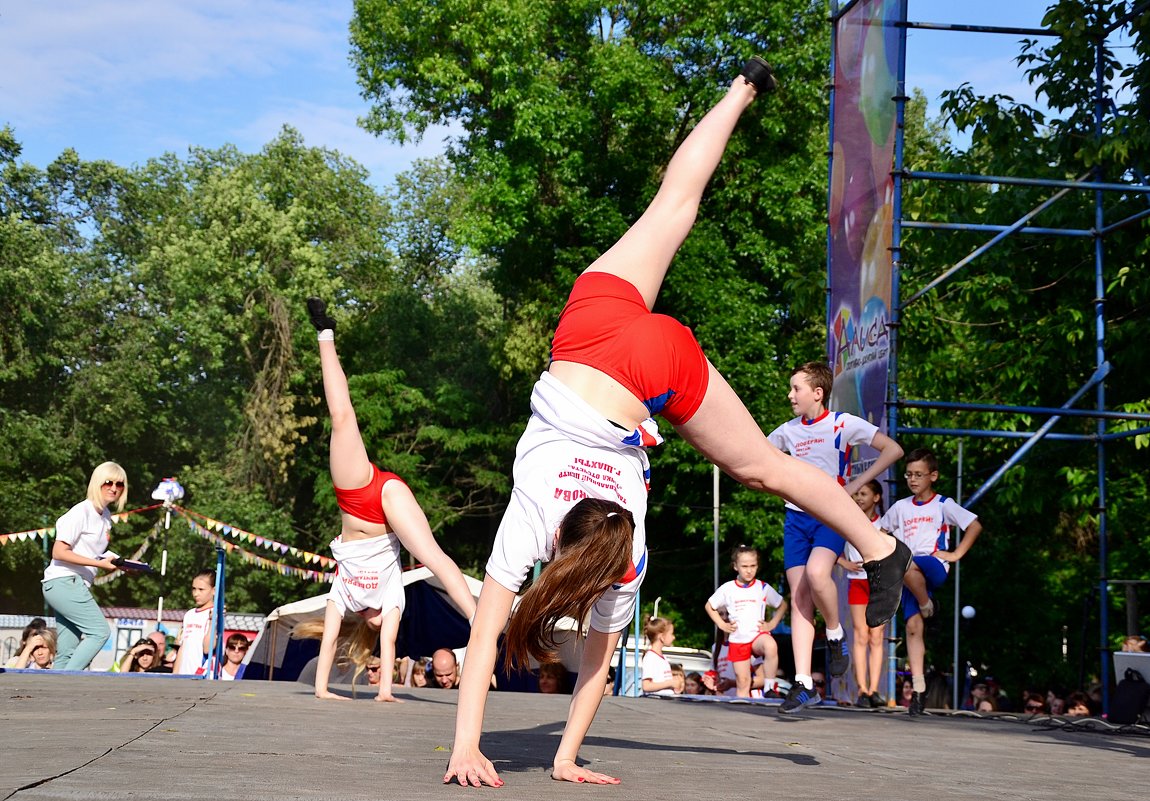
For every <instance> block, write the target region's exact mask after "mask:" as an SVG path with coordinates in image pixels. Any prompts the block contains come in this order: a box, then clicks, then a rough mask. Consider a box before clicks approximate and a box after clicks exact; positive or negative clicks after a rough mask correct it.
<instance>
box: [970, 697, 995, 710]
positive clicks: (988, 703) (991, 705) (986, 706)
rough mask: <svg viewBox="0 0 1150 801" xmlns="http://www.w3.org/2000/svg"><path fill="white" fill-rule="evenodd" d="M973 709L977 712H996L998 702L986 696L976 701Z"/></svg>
mask: <svg viewBox="0 0 1150 801" xmlns="http://www.w3.org/2000/svg"><path fill="white" fill-rule="evenodd" d="M974 711H975V712H978V713H979V714H982V713H984V712H997V711H998V703H997V702H996V701H995V700H994V699H993V698H991V697H990V696H987V697H986V698H983V699H982V700H980V701H979V702H978V706H976V707H975V708H974Z"/></svg>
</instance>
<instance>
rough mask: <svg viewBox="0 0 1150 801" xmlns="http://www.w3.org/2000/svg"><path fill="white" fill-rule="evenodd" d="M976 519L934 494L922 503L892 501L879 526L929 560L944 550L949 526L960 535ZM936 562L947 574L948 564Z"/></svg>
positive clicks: (948, 538)
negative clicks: (957, 529) (955, 529)
mask: <svg viewBox="0 0 1150 801" xmlns="http://www.w3.org/2000/svg"><path fill="white" fill-rule="evenodd" d="M977 519H978V515H976V514H975V513H974V512H971V511H969V510H967V509H964V508H962V507H961V506H959V505H958V503H956V502H955V501H954V500H953V499H951V498H947V497H945V496H943V495H939V494H938V493H937V492H936V493H935V494H934V495H932V496H931V497H930V499H929V500H927V501H924V502H922V503H919V502H918V501H916V500H915V499H914V497H913V496H911V497H909V498H903V499H901V500H899V501H896V502H895V504H894V505H893V506H891V508H890V509H888V510H887V513H886V514H885V515H883V516H882V520H880V521H879V525H880V526H881V527H882V528H884V529H886V530H887V531H889V532H890V533H891V534H893V535H894V536H895V537H897V538H898V539H900V540H902V541H903V542H905V543H906V547H908V548H910V552H911V553H912V554H914V555H915V556H933V555H934V553H935V552H936V551H945V550H948V548H949V545H950V528H949V527H950V526H958V528H959V530H960V531H965V530H966V528H967V527H968V526H970V524H971V523H973V522H974V521H975V520H977ZM935 558H936V559H937V558H938V557H935ZM938 561H940V562H942V566H943V567H945V568H946V569H947V570H950V562H945V561H943V560H942V559H939V560H938Z"/></svg>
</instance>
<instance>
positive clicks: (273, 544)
mask: <svg viewBox="0 0 1150 801" xmlns="http://www.w3.org/2000/svg"><path fill="white" fill-rule="evenodd" d="M172 508H173V509H175V510H176V511H177V512H179V513H180V514H182V515H184V516H185V517H188V518H198V519H200V520H202V521H203V527H204V528H206V529H207V530H208V531H218V532H220V533H221V534H224V535H226V536H228V537H231V538H232V539H236V540H240V541H241V542H250V543H254V544H255V545H258V546H260V547H261V548H268V549H270V550H273V551H279V552H280V553H282V554H291V555H292V556H295V557H297V558H299V559H302V560H303V561H304V562H306V563H307V564H312V565H319V566H320V567H323V568H328V567H331V568H334V567H335V564H336V563H335V560H334V559H332V558H330V557H327V556H322V555H320V554H318V553H312V552H311V551H305V550H303V549H302V548H297V547H295V546H294V545H287V544H285V543H282V542H277V541H275V540H273V539H271V538H270V537H261V536H259V535H257V534H253V533H251V532H250V531H244V530H243V529H242V528H237V527H236V526H233V525H229V524H228V523H222V522H220V521H219V520H212V519H211V518H210V517H207V516H205V515H202V514H200V513H199V512H193V511H192V510H190V509H185V508H183V507H182V506H173V507H172Z"/></svg>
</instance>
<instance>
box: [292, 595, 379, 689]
mask: <svg viewBox="0 0 1150 801" xmlns="http://www.w3.org/2000/svg"><path fill="white" fill-rule="evenodd" d="M291 636H292V637H293V638H295V639H297V640H319V639H322V638H323V620H305V621H303V622H302V623H297V624H296V625H295V627H294V628H293V629H292V631H291ZM378 642H379V629H373V628H372V627H371V626H369V625H368V624H367V621H366V620H364V619H363V618H362V617H360V616H359V615H356V616H355V617H345V618H344V619H343V622H342V623H340V624H339V637H338V639H337V640H336V650H335V665H336V667H338V668H339V669H340V670H343V669H344V668H346V667H347V666H348V665H349V664H353V665H355V673H354V674H352V677H351V686H352V694H353V695H354V694H355V683H356V681H357V680H358V679H359V677H360V676H362V675H363V674H364V673H365V672H367V663H368V662H370V661H371V660H372V658H373V657H375V645H376V643H378ZM375 658H377V657H375Z"/></svg>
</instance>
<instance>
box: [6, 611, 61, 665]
mask: <svg viewBox="0 0 1150 801" xmlns="http://www.w3.org/2000/svg"><path fill="white" fill-rule="evenodd" d="M36 620H39V621H40V622H41V623H43V622H44V621H43V618H36ZM34 622H35V620H34V621H33V623H34ZM55 659H56V634H55V632H53V631H52V630H51V629H37V628H33V627H32V625H31V624H29V625H28V626H27V627H25V629H24V636H23V638H22V639H21V641H20V648H19V649H18V651H17V653H16V655H15V656H13V657H12V658H11V659H9V660H8V661H7V662H5V663H4V667H6V668H14V669H18V670H48V669H50V668H51V667H52V662H53V661H54V660H55Z"/></svg>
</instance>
